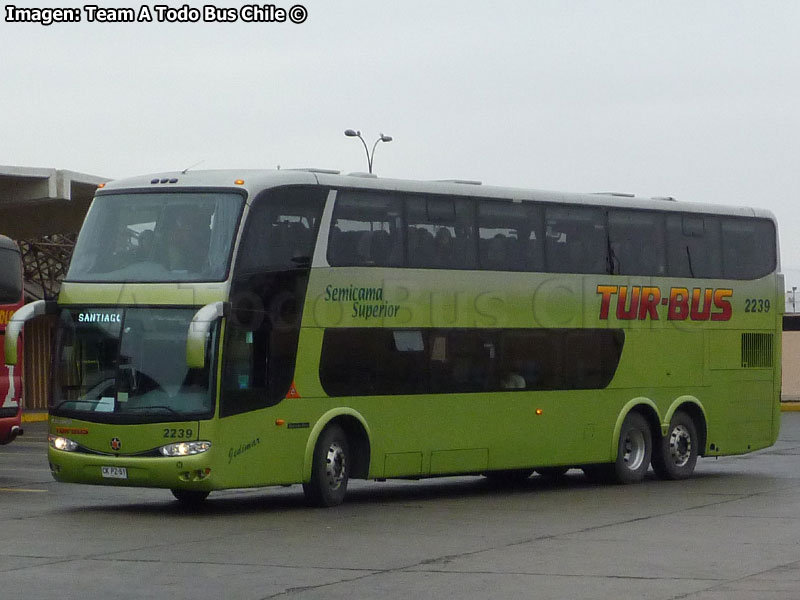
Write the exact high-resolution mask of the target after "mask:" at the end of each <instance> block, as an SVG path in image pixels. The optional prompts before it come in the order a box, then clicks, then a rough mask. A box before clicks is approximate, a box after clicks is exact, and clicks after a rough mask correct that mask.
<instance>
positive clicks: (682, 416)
mask: <svg viewBox="0 0 800 600" xmlns="http://www.w3.org/2000/svg"><path fill="white" fill-rule="evenodd" d="M699 442H700V440H699V438H698V437H697V426H696V425H695V423H694V419H692V417H691V416H689V414H688V413H685V412H684V411H682V410H679V411H677V412H676V413H675V414H674V415H673V416H672V419H671V420H670V422H669V429H668V430H667V435H665V436H664V437H663V438H661V443H660V444H658V445H657V446H656V448H655V449H654V451H653V470H654V471H655V472H656V475H657V476H658V477H659V478H660V479H687V478H689V477H691V475H692V473H693V472H694V467H695V464H697V454H698V452H699Z"/></svg>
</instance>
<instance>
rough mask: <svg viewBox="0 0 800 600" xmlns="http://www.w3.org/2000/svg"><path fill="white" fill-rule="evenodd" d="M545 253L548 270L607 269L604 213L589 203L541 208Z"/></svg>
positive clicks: (576, 271)
mask: <svg viewBox="0 0 800 600" xmlns="http://www.w3.org/2000/svg"><path fill="white" fill-rule="evenodd" d="M545 224H546V227H547V230H546V234H545V254H546V261H547V271H548V272H550V273H607V272H608V260H607V257H608V240H607V236H606V228H605V214H604V213H603V211H602V210H601V209H599V208H594V207H590V206H564V207H561V206H558V207H555V206H553V207H550V206H549V207H547V208H546V209H545Z"/></svg>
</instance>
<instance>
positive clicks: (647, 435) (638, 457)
mask: <svg viewBox="0 0 800 600" xmlns="http://www.w3.org/2000/svg"><path fill="white" fill-rule="evenodd" d="M652 453H653V434H652V433H651V432H650V425H649V424H648V423H647V419H645V418H644V417H643V416H642V415H640V414H639V413H636V412H632V413H628V416H626V417H625V420H624V421H623V422H622V428H621V429H620V432H619V446H618V448H617V460H616V461H615V462H614V478H615V479H616V481H617V482H618V483H638V482H640V481H642V480H643V479H644V476H645V473H647V469H648V467H650V458H651V455H652Z"/></svg>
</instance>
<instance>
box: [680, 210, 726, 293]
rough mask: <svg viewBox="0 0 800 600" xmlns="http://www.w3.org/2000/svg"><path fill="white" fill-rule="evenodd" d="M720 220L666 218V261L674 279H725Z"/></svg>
mask: <svg viewBox="0 0 800 600" xmlns="http://www.w3.org/2000/svg"><path fill="white" fill-rule="evenodd" d="M720 237H721V236H720V219H719V218H717V217H714V216H709V215H680V214H670V215H667V258H668V265H669V268H668V271H669V275H670V276H671V277H722V244H721V240H720Z"/></svg>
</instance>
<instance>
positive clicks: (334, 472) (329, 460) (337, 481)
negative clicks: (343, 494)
mask: <svg viewBox="0 0 800 600" xmlns="http://www.w3.org/2000/svg"><path fill="white" fill-rule="evenodd" d="M325 477H326V479H327V480H328V487H329V488H330V489H332V490H337V489H339V488H340V487H341V485H342V483H343V482H344V480H345V478H346V477H347V456H346V454H345V452H344V448H342V447H341V446H340V445H339V443H338V442H332V443H331V445H330V447H329V448H328V453H327V455H326V456H325Z"/></svg>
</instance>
